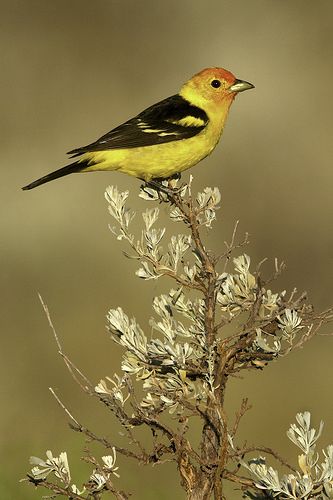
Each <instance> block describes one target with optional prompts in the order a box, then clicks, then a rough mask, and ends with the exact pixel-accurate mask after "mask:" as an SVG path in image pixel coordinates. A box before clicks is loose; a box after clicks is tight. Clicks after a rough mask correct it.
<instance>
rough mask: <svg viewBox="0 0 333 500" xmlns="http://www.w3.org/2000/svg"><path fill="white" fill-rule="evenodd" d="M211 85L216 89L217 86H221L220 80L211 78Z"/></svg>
mask: <svg viewBox="0 0 333 500" xmlns="http://www.w3.org/2000/svg"><path fill="white" fill-rule="evenodd" d="M210 84H211V86H212V87H214V89H218V88H219V87H221V82H220V80H212V81H211V82H210Z"/></svg>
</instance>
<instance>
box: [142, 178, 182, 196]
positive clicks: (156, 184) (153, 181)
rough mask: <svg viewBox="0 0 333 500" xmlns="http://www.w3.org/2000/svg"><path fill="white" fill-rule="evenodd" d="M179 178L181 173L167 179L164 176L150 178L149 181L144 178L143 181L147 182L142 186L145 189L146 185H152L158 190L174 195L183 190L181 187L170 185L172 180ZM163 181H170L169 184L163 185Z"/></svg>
mask: <svg viewBox="0 0 333 500" xmlns="http://www.w3.org/2000/svg"><path fill="white" fill-rule="evenodd" d="M174 179H175V180H178V179H180V174H178V173H177V174H174V175H173V176H171V177H168V178H166V179H164V178H157V177H156V178H155V179H150V180H149V181H146V180H144V179H141V180H142V181H144V182H145V184H144V186H142V188H143V189H144V188H145V187H151V188H153V189H155V190H156V191H160V192H162V193H164V194H166V195H168V196H172V195H175V194H178V193H179V192H180V190H181V188H174V187H172V185H170V181H172V180H174ZM163 181H168V186H164V185H163Z"/></svg>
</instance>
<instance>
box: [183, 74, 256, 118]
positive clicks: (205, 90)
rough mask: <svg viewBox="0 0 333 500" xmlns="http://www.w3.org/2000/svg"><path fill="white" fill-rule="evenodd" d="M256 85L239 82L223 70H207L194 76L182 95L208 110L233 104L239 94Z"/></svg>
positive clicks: (185, 85)
mask: <svg viewBox="0 0 333 500" xmlns="http://www.w3.org/2000/svg"><path fill="white" fill-rule="evenodd" d="M253 87H254V85H252V84H251V83H248V82H245V81H243V80H238V79H237V78H236V77H235V76H234V75H233V74H232V73H231V72H230V71H228V70H226V69H223V68H206V69H203V70H202V71H200V73H197V74H196V75H194V76H193V77H192V78H191V79H190V80H188V81H187V82H186V83H185V84H184V85H183V87H182V88H181V91H180V95H182V96H183V97H184V98H185V99H188V100H189V101H190V102H192V103H193V104H196V105H197V106H202V107H205V108H207V106H208V107H210V106H213V107H216V106H219V105H225V104H229V105H230V104H231V102H232V101H233V100H234V98H235V96H236V94H237V93H238V92H242V91H243V90H248V89H250V88H253Z"/></svg>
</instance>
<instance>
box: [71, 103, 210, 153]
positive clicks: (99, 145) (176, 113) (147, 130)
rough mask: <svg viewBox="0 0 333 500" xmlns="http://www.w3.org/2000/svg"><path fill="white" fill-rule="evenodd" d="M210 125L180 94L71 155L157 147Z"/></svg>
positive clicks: (206, 118)
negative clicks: (155, 145) (156, 145)
mask: <svg viewBox="0 0 333 500" xmlns="http://www.w3.org/2000/svg"><path fill="white" fill-rule="evenodd" d="M207 123H208V116H207V114H206V113H205V111H204V110H203V109H201V108H199V107H197V106H193V105H192V104H190V103H189V102H188V101H187V100H186V99H184V98H183V97H181V96H180V95H178V94H177V95H174V96H171V97H168V98H167V99H164V100H163V101H160V102H158V103H157V104H154V105H153V106H150V107H149V108H147V109H145V110H144V111H142V112H141V113H140V114H138V115H137V116H135V117H134V118H132V119H131V120H128V121H127V122H125V123H123V124H122V125H119V127H116V128H115V129H113V130H111V131H110V132H108V133H107V134H105V135H103V136H102V137H101V138H100V139H98V140H97V141H95V142H93V143H92V144H89V145H88V146H84V147H81V148H78V149H73V150H72V151H69V153H68V154H72V155H73V156H79V155H81V154H83V153H88V152H93V151H103V150H108V149H127V148H136V147H141V146H153V145H154V144H163V143H166V142H171V141H179V140H181V139H188V138H190V137H193V136H195V135H196V134H198V133H200V132H201V131H202V130H203V129H204V128H205V127H206V125H207Z"/></svg>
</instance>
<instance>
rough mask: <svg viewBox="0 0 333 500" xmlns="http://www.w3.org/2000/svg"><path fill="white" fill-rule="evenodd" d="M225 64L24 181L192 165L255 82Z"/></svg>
mask: <svg viewBox="0 0 333 500" xmlns="http://www.w3.org/2000/svg"><path fill="white" fill-rule="evenodd" d="M253 87H254V86H253V85H252V84H251V83H248V82H245V81H243V80H238V79H237V78H236V77H235V76H234V75H233V74H232V73H230V72H229V71H227V70H225V69H223V68H208V69H204V70H202V71H200V73H197V74H196V75H194V76H193V77H192V78H191V79H190V80H188V81H187V82H186V83H185V84H184V85H183V86H182V88H181V89H180V92H179V93H178V94H175V95H173V96H171V97H168V98H167V99H164V100H163V101H160V102H158V103H157V104H154V105H153V106H150V107H149V108H147V109H145V110H144V111H142V112H141V113H139V114H138V115H137V116H135V117H134V118H131V119H130V120H128V121H127V122H125V123H123V124H122V125H119V127H116V128H114V129H113V130H111V132H108V133H107V134H105V135H103V136H102V137H101V138H100V139H98V140H97V141H95V142H93V143H91V144H89V145H88V146H84V147H81V148H78V149H73V150H72V151H70V152H69V154H70V155H72V156H71V158H78V159H77V160H75V161H74V162H73V163H71V164H70V165H67V166H66V167H63V168H60V169H59V170H56V171H55V172H51V173H50V174H47V175H45V176H44V177H41V178H40V179H37V180H36V181H34V182H32V183H31V184H28V185H27V186H24V187H23V189H32V188H34V187H36V186H39V185H40V184H44V183H45V182H49V181H51V180H53V179H57V178H58V177H62V176H64V175H67V174H71V173H74V172H93V171H95V170H119V171H120V172H125V173H126V174H129V175H133V176H134V177H137V178H139V179H142V180H144V181H145V182H149V181H152V180H154V179H166V178H168V177H172V176H173V175H175V174H179V173H180V172H182V171H184V170H186V169H188V168H190V167H193V166H194V165H196V163H198V162H199V161H200V160H202V159H203V158H205V157H206V156H207V155H209V154H210V153H211V152H212V151H213V149H214V148H215V146H216V144H217V143H218V141H219V139H220V137H221V134H222V131H223V127H224V123H225V121H226V118H227V115H228V111H229V108H230V105H231V103H232V102H233V100H234V98H235V96H236V94H237V93H238V92H243V91H244V90H248V89H251V88H253Z"/></svg>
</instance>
